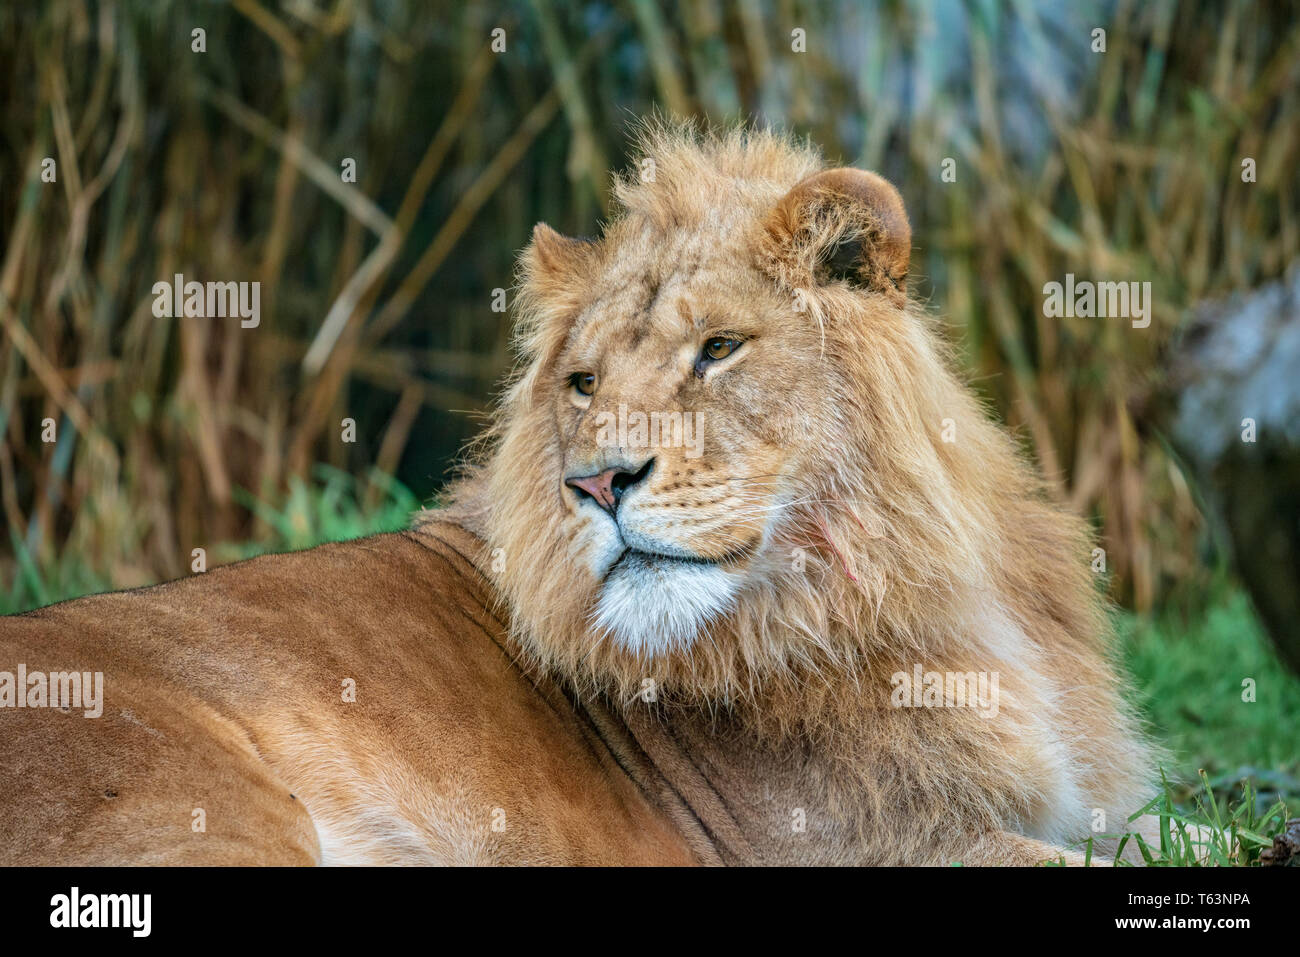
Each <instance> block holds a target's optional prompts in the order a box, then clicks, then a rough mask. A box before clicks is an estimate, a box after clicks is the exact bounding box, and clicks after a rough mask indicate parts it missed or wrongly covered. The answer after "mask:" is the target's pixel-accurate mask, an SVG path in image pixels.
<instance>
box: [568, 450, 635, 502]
mask: <svg viewBox="0 0 1300 957" xmlns="http://www.w3.org/2000/svg"><path fill="white" fill-rule="evenodd" d="M654 462H655V460H654V459H653V458H651V459H647V460H646V462H645V464H644V465H642V466H641V467H640V468H637V469H636V470H635V471H634V470H632V469H630V468H612V469H605V471H603V472H598V473H597V474H595V475H580V476H574V477H572V478H566V479H565V480H564V484H565V485H567V486H569V488H571V489H575V490H576V491H577V493H578V498H579V499H581V498H582V497H583V496H584V495H586V496H589V497H590V498H592V499H594V500H595V502H596V504H597V505H599V506H600V507H601V508H603V509H604V510H605V511H607V512H609V514H611V515H613V514H614V512H615V511H617V509H618V503H619V501H620V500H621V499H622V498H623V496H624V495H625V494H627V490H628V489H630V488H631V487H632V486H634V485H636V484H637V483H638V482H640V481H642V480H644V479H645V477H646V476H647V475H649V474H650V469H651V467H652V466H653V465H654Z"/></svg>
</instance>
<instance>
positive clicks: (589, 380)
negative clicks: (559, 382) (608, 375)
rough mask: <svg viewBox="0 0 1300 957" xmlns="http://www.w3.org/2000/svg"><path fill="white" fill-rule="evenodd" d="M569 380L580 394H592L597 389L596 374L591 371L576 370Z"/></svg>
mask: <svg viewBox="0 0 1300 957" xmlns="http://www.w3.org/2000/svg"><path fill="white" fill-rule="evenodd" d="M569 382H570V383H571V384H572V385H573V387H574V388H575V389H577V390H578V394H579V395H591V394H592V393H593V392H595V391H596V376H595V374H594V373H591V372H575V373H574V374H573V375H571V376H569Z"/></svg>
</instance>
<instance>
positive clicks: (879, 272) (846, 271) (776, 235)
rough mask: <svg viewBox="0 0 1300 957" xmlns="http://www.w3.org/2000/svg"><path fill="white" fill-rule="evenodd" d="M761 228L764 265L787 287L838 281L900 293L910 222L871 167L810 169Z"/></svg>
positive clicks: (907, 258) (897, 295) (894, 192)
mask: <svg viewBox="0 0 1300 957" xmlns="http://www.w3.org/2000/svg"><path fill="white" fill-rule="evenodd" d="M766 230H767V248H766V250H765V256H764V260H765V267H766V268H767V271H768V272H769V273H770V274H771V275H772V277H773V278H775V279H777V280H779V281H781V282H784V283H786V284H787V285H789V286H791V287H794V288H799V287H803V286H807V285H810V284H816V283H827V282H840V281H845V282H848V283H849V285H851V286H857V287H859V288H864V289H870V290H872V291H874V292H880V293H884V294H886V295H888V296H890V297H891V298H895V299H899V300H902V299H904V298H906V288H907V267H908V263H909V261H910V259H911V251H912V228H911V226H910V225H909V224H908V222H907V211H906V210H905V209H904V208H903V200H902V197H900V196H899V195H898V190H896V189H894V187H893V184H891V183H890V182H889V181H888V180H887V179H885V178H883V177H881V176H877V175H876V174H875V173H869V172H867V171H866V170H860V169H853V168H852V167H847V166H846V167H842V168H840V169H828V170H824V171H823V172H820V173H814V174H813V175H812V176H809V177H808V178H806V179H804V180H801V181H800V182H799V183H797V184H796V185H795V186H794V187H793V188H792V189H791V190H790V192H788V193H786V195H785V196H784V197H783V198H782V199H781V201H780V202H778V203H777V204H776V207H775V208H774V209H773V210H772V212H771V214H770V215H769V216H768V219H767V223H766Z"/></svg>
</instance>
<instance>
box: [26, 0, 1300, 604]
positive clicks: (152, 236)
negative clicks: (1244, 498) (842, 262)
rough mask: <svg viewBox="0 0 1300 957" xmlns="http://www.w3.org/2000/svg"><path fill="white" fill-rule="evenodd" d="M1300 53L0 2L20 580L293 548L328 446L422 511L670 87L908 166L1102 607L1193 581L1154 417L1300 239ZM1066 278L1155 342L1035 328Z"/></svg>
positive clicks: (1190, 23)
mask: <svg viewBox="0 0 1300 957" xmlns="http://www.w3.org/2000/svg"><path fill="white" fill-rule="evenodd" d="M1099 27H1100V28H1103V29H1104V30H1105V31H1106V33H1105V43H1106V49H1105V52H1104V53H1101V52H1094V51H1093V49H1092V46H1093V43H1094V39H1093V31H1094V29H1096V28H1099ZM196 28H202V29H204V30H205V31H206V52H204V53H195V52H192V50H191V42H192V41H191V31H192V30H194V29H196ZM497 28H500V29H503V30H504V31H505V39H506V49H505V51H504V52H493V51H492V50H491V48H490V46H489V43H490V39H491V33H492V31H493V30H494V29H497ZM796 28H797V29H801V30H803V31H805V34H806V52H802V53H796V52H794V51H793V50H792V48H791V47H792V39H791V32H792V30H795V29H796ZM1298 72H1300V22H1296V18H1295V17H1294V12H1293V11H1292V10H1290V9H1288V8H1287V7H1286V5H1274V4H1258V5H1253V4H1221V3H1212V2H1205V0H1165V2H1156V3H1136V2H1081V3H1073V4H1054V3H1053V4H1048V3H1044V4H1037V3H1031V2H1027V0H1003V2H999V0H940V2H934V3H925V2H914V3H909V2H882V3H863V2H859V0H843V2H834V0H833V2H824V3H816V4H812V3H802V2H794V0H739V2H736V3H723V2H721V0H698V2H693V3H689V4H682V5H681V6H680V7H679V6H676V5H673V4H668V3H663V2H658V0H619V2H607V3H597V2H574V3H562V2H558V0H531V2H516V3H475V4H460V3H451V2H442V0H438V2H428V3H423V2H414V0H412V2H402V0H328V2H327V0H285V2H283V3H278V4H277V3H270V2H261V0H233V2H231V3H229V4H218V3H213V2H200V0H187V2H181V0H156V2H154V0H139V2H121V0H120V2H116V3H110V2H91V0H51V2H48V3H42V4H5V5H3V6H0V99H2V100H3V106H4V124H3V138H2V139H0V231H2V232H0V247H2V248H3V258H2V260H0V327H2V328H3V339H2V341H0V508H2V510H3V514H4V518H5V525H6V528H7V530H8V534H7V535H6V536H4V540H3V541H0V584H6V585H9V587H6V588H5V591H6V592H8V593H10V594H11V595H17V594H18V592H19V591H21V590H23V589H25V588H27V587H28V586H25V585H23V584H21V583H22V582H39V581H56V582H65V583H67V584H68V586H69V587H72V586H77V587H81V586H84V587H86V588H93V587H107V586H129V585H136V584H141V583H144V582H148V581H154V580H158V579H160V578H165V577H171V576H176V575H179V574H182V573H184V572H185V570H186V569H187V567H188V561H189V554H190V550H191V549H192V548H193V547H196V546H204V547H209V548H211V547H213V543H219V542H238V541H252V542H260V543H263V545H265V544H266V543H271V542H281V541H283V540H284V529H282V528H279V527H277V516H281V517H282V514H283V513H282V512H281V511H279V510H281V509H283V508H289V507H291V503H292V502H293V501H294V496H295V495H298V496H301V495H302V494H304V493H303V491H302V490H303V489H306V488H309V487H310V488H312V489H318V487H319V486H320V483H321V482H322V481H324V483H325V487H328V480H322V479H321V478H320V475H319V473H313V469H314V467H315V465H316V463H327V464H328V465H330V466H332V467H333V468H335V469H338V470H342V471H343V472H345V473H348V474H350V475H353V476H356V477H357V479H358V481H359V482H360V483H361V486H362V487H361V488H360V489H359V490H357V494H358V495H359V501H360V502H361V508H362V509H363V510H364V509H365V508H366V507H367V506H368V507H376V506H378V504H380V503H382V502H384V501H387V500H388V498H389V490H386V489H385V488H384V487H383V486H381V485H379V484H374V483H372V482H371V479H370V477H371V476H373V475H380V474H393V475H396V476H397V477H398V479H399V480H400V481H401V482H402V483H403V485H404V486H406V487H409V488H410V489H412V490H413V492H414V496H415V499H426V498H427V497H428V496H429V495H431V494H432V493H434V492H435V491H436V489H437V488H438V487H439V486H440V484H441V483H442V482H443V481H444V479H445V477H446V474H447V469H448V467H449V466H450V464H451V463H452V462H453V460H454V457H455V454H456V452H457V450H458V449H459V448H460V447H461V446H462V445H463V443H464V442H465V441H466V440H467V439H468V438H469V437H470V436H472V435H473V434H474V433H475V432H476V431H477V430H478V428H479V427H480V425H481V414H482V412H483V410H484V409H485V408H486V406H487V404H488V403H489V401H490V396H491V393H492V390H493V388H494V384H495V383H496V382H497V381H498V379H499V377H500V375H501V374H502V372H503V371H504V370H505V369H506V368H507V367H508V365H509V362H510V356H509V352H508V317H507V316H506V315H503V314H501V313H498V312H494V311H493V310H492V290H494V289H497V288H505V289H509V287H510V285H511V281H512V262H513V257H514V255H515V253H516V251H517V250H518V248H519V247H520V246H521V245H522V244H523V243H525V242H526V241H527V238H528V235H529V230H530V228H531V226H532V224H533V223H534V222H536V221H538V220H545V221H547V222H549V223H551V224H552V225H554V226H556V227H557V228H559V229H561V230H563V231H567V232H570V233H575V234H592V233H594V232H596V231H597V229H598V225H599V221H600V219H601V217H602V216H603V215H604V214H605V213H606V211H607V210H606V203H607V201H608V189H607V187H608V182H609V172H610V170H611V169H613V168H617V167H619V166H621V165H622V164H623V163H624V162H626V160H627V151H628V147H629V143H628V136H627V134H628V130H629V128H630V126H631V125H632V124H633V123H634V122H635V120H636V119H637V118H638V117H639V116H642V115H644V114H645V113H647V112H649V111H650V110H651V109H654V108H658V109H661V110H663V111H665V112H667V113H669V114H673V115H682V116H696V117H698V118H701V119H703V120H706V121H709V122H714V123H727V122H733V121H735V120H737V119H743V118H746V117H748V118H752V119H754V120H756V121H759V122H770V123H774V124H777V125H781V126H784V127H788V128H790V129H792V130H794V131H795V132H797V133H799V134H806V135H808V136H809V137H810V138H811V139H812V140H813V141H814V142H815V143H817V144H819V145H820V146H821V147H822V148H823V149H824V150H825V152H826V153H827V155H828V157H829V158H830V159H831V160H832V161H836V162H846V163H854V164H859V165H862V166H864V167H867V168H872V169H877V170H879V171H881V172H882V173H884V174H885V175H886V176H888V177H889V178H891V179H892V180H893V181H894V182H895V183H897V184H898V186H899V188H900V190H901V191H902V193H903V195H904V197H905V199H906V201H907V204H908V207H909V210H910V212H911V216H912V219H913V223H914V237H915V239H914V246H915V252H914V269H913V275H914V276H915V277H916V278H917V282H916V283H915V286H914V288H916V289H917V292H918V294H919V295H920V296H921V297H922V298H923V299H925V300H927V301H928V302H929V305H930V307H931V308H932V309H933V310H934V311H936V312H937V313H939V314H942V315H943V316H944V317H945V318H946V319H947V320H948V321H949V322H950V323H951V324H952V326H953V337H954V340H955V341H956V342H958V343H959V344H960V346H961V349H962V355H963V357H964V360H965V361H966V363H967V364H968V367H969V371H970V374H971V377H972V381H973V382H974V383H975V384H976V386H977V388H979V389H980V390H982V392H983V393H984V394H985V395H986V396H987V398H988V399H989V401H990V404H991V405H992V407H993V408H994V409H996V411H997V412H998V413H999V414H1000V415H1001V416H1003V417H1004V418H1005V420H1006V421H1007V422H1008V423H1009V424H1011V425H1012V426H1013V427H1014V428H1015V429H1016V430H1017V431H1018V433H1019V434H1020V435H1021V436H1023V439H1024V441H1025V444H1026V446H1027V448H1029V449H1030V450H1031V451H1032V453H1033V454H1034V455H1035V456H1036V457H1037V459H1038V460H1039V461H1040V462H1041V463H1042V465H1043V467H1044V469H1045V471H1046V472H1047V473H1048V475H1049V476H1051V477H1052V478H1053V480H1054V481H1056V482H1057V490H1058V492H1059V494H1060V496H1061V497H1062V499H1063V500H1065V501H1067V502H1069V503H1070V504H1072V505H1073V506H1074V507H1076V508H1077V509H1079V510H1080V511H1081V512H1083V513H1085V514H1087V515H1089V516H1091V517H1093V518H1094V519H1095V520H1096V522H1097V524H1098V527H1099V529H1100V530H1101V532H1102V536H1103V545H1104V546H1105V547H1106V549H1107V553H1108V554H1107V557H1108V568H1109V572H1110V579H1109V580H1110V586H1111V588H1112V591H1113V592H1114V594H1115V596H1116V597H1117V598H1118V599H1119V600H1121V601H1122V602H1125V603H1127V604H1129V605H1130V606H1132V607H1135V608H1137V609H1139V610H1144V609H1148V608H1151V607H1153V606H1155V605H1156V604H1158V603H1159V602H1160V601H1161V599H1164V598H1169V597H1178V596H1179V593H1180V590H1181V592H1182V593H1184V594H1185V595H1187V596H1192V597H1198V596H1200V595H1201V594H1202V593H1203V592H1204V591H1205V589H1206V587H1207V583H1210V582H1213V581H1216V580H1217V576H1218V575H1219V571H1218V569H1217V568H1216V566H1217V565H1218V564H1219V561H1220V559H1219V556H1218V554H1217V553H1216V552H1215V551H1214V550H1213V549H1211V548H1210V546H1209V544H1208V543H1209V542H1210V540H1211V539H1210V536H1208V535H1206V534H1205V528H1204V521H1203V519H1202V518H1201V515H1200V512H1199V510H1198V507H1197V503H1196V500H1195V495H1194V493H1193V491H1192V490H1191V489H1190V488H1189V486H1188V484H1187V482H1186V481H1185V480H1184V478H1183V474H1182V472H1181V470H1180V469H1179V468H1178V464H1177V462H1176V461H1175V460H1174V458H1173V456H1172V455H1171V453H1169V452H1168V451H1167V449H1166V446H1165V444H1164V443H1163V441H1161V439H1160V436H1159V434H1158V432H1156V431H1154V430H1150V429H1145V428H1143V427H1142V425H1143V424H1142V422H1140V421H1138V420H1136V419H1135V416H1134V413H1133V411H1131V410H1133V409H1134V408H1138V407H1140V402H1139V401H1137V400H1140V398H1141V397H1142V396H1143V395H1145V394H1146V393H1147V392H1148V391H1149V390H1151V389H1152V388H1154V387H1155V386H1157V385H1158V383H1159V377H1160V368H1161V366H1160V356H1161V349H1162V347H1163V346H1164V344H1165V343H1166V342H1167V340H1168V338H1169V336H1170V333H1171V331H1172V330H1173V328H1174V327H1175V325H1176V324H1177V322H1178V319H1179V317H1180V316H1181V315H1182V314H1183V312H1184V310H1185V309H1186V308H1187V307H1188V306H1189V305H1190V304H1192V303H1194V302H1196V301H1198V300H1200V299H1202V298H1204V297H1210V296H1217V295H1220V294H1223V293H1226V292H1228V291H1230V290H1234V289H1241V288H1249V287H1251V286H1254V285H1256V284H1258V283H1260V282H1262V281H1264V280H1267V279H1271V278H1274V277H1277V276H1280V275H1281V274H1282V272H1283V271H1284V269H1285V267H1286V266H1287V264H1288V263H1289V262H1291V261H1293V260H1295V258H1296V256H1297V252H1298V251H1300V216H1298V215H1297V213H1298V212H1300V193H1298V191H1297V190H1296V179H1295V170H1296V169H1297V168H1298V167H1300V122H1298V119H1300V102H1298V98H1300V83H1298V82H1297V79H1298V76H1297V74H1298ZM45 157H53V158H54V159H55V160H56V161H57V169H58V180H57V182H56V183H43V182H42V181H41V179H40V169H41V160H42V159H43V158H45ZM1245 157H1250V158H1252V159H1254V160H1255V162H1256V175H1257V181H1256V182H1254V183H1243V182H1242V179H1241V175H1240V174H1241V162H1242V159H1243V158H1245ZM347 158H351V159H354V160H355V161H356V168H357V172H358V175H357V182H356V183H355V184H351V183H345V182H343V181H342V179H341V177H340V169H341V164H342V163H343V161H344V160H345V159H347ZM947 158H951V159H953V160H955V170H956V181H955V182H952V183H947V182H943V181H942V180H941V172H942V166H943V162H944V160H945V159H947ZM177 272H181V273H184V274H185V276H186V278H187V279H198V280H200V281H206V280H258V281H260V282H261V283H262V291H261V310H262V321H261V325H260V326H259V327H258V328H256V329H241V328H240V326H239V323H238V320H234V319H232V320H196V319H157V318H155V317H154V316H153V315H152V312H151V308H150V307H151V304H152V301H153V296H152V293H151V287H152V285H153V284H154V283H155V282H157V281H159V280H164V279H170V278H171V276H172V275H173V274H174V273H177ZM1067 272H1073V273H1075V274H1076V275H1079V276H1080V277H1093V278H1097V279H1126V280H1139V281H1140V280H1149V281H1151V282H1152V284H1153V291H1154V295H1155V299H1156V303H1155V312H1154V322H1153V324H1152V326H1151V328H1149V329H1145V330H1139V329H1133V328H1131V327H1130V326H1129V324H1128V323H1127V322H1123V321H1116V320H1060V319H1046V318H1044V317H1043V309H1042V292H1041V290H1042V287H1043V284H1044V283H1045V282H1048V281H1060V280H1061V279H1063V277H1064V275H1065V274H1066V273H1067ZM345 417H350V418H353V419H355V420H356V423H357V441H356V442H355V443H354V444H349V443H346V442H343V441H341V427H340V423H341V420H342V419H344V418H345ZM46 418H53V419H54V420H56V422H57V423H58V433H57V435H58V437H57V441H56V442H54V443H45V442H42V441H41V438H40V435H41V431H42V427H41V422H42V420H44V419H46ZM313 494H314V493H313ZM259 502H260V503H274V505H273V506H272V505H267V506H265V507H259V506H258V505H257V504H256V503H259ZM268 509H273V510H272V511H268ZM30 597H31V600H32V601H39V600H40V597H39V595H38V594H37V593H36V592H31V593H30Z"/></svg>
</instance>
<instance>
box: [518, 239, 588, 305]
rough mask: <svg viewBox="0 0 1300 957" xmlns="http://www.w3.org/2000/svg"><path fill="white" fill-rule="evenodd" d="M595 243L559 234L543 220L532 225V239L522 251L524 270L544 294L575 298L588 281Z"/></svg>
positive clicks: (561, 297)
mask: <svg viewBox="0 0 1300 957" xmlns="http://www.w3.org/2000/svg"><path fill="white" fill-rule="evenodd" d="M596 257H597V250H596V244H595V243H594V242H592V241H590V240H587V239H571V238H570V237H568V236H562V235H560V234H559V233H557V232H556V231H555V230H553V229H552V228H551V227H550V226H547V225H546V224H545V223H538V224H537V225H536V226H534V227H533V241H532V242H531V243H529V244H528V247H527V248H526V249H525V250H524V252H523V265H524V272H525V275H526V277H527V278H528V280H529V281H530V282H531V283H533V284H535V285H536V287H537V288H538V291H539V292H541V293H542V294H543V295H544V296H551V297H558V298H560V299H562V300H563V299H576V298H577V296H578V294H579V292H580V291H581V290H582V289H583V288H585V287H586V286H587V285H589V284H590V282H591V274H592V270H593V268H594V267H595V265H596Z"/></svg>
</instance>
